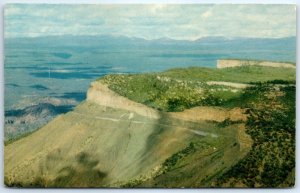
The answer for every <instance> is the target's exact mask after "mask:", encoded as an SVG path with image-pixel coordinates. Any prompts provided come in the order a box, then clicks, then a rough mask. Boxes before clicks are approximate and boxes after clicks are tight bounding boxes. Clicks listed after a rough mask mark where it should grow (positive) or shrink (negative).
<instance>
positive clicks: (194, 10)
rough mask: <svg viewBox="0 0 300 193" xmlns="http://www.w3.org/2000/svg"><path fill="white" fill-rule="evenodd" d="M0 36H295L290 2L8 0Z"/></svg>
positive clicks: (294, 14)
mask: <svg viewBox="0 0 300 193" xmlns="http://www.w3.org/2000/svg"><path fill="white" fill-rule="evenodd" d="M4 19H5V31H4V34H5V38H18V37H44V36H60V35H74V36H82V35H83V36H85V35H88V36H89V35H93V36H98V35H112V36H127V37H137V38H143V39H147V40H153V39H160V38H170V39H175V40H196V39H199V38H203V37H211V36H217V37H218V36H222V37H228V38H231V37H246V38H285V37H294V36H296V25H295V24H296V7H295V6H294V5H246V4H245V5H241V4H236V5H234V4H233V5H229V4H211V5H208V4H205V5H203V4H202V5H201V4H189V5H169V4H149V5H145V4H144V5H142V4H141V5H137V4H132V5H107V4H102V5H101V4H94V5H93V4H90V5H88V4H81V5H66V4H65V5H57V4H7V5H6V6H5V10H4Z"/></svg>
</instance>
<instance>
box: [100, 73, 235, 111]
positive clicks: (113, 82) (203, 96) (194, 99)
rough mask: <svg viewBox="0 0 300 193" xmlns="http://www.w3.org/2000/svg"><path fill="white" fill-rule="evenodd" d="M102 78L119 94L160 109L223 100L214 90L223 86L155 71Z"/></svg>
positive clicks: (189, 106)
mask: <svg viewBox="0 0 300 193" xmlns="http://www.w3.org/2000/svg"><path fill="white" fill-rule="evenodd" d="M101 81H104V83H106V84H108V87H109V88H110V89H112V90H114V91H115V92H117V93H118V94H120V95H123V96H125V97H127V98H129V99H131V100H134V101H137V102H139V103H143V104H145V105H148V106H150V107H153V108H155V109H158V110H162V111H182V110H184V109H187V108H191V107H195V106H201V105H203V106H204V105H207V106H209V105H214V106H215V105H219V104H221V103H222V99H220V98H218V96H217V95H215V96H214V95H213V93H215V92H222V89H223V87H224V86H223V87H221V88H217V87H220V86H208V85H207V84H205V83H203V82H192V81H181V80H175V79H170V78H167V77H160V76H158V75H155V74H137V75H108V76H105V77H104V78H103V79H101ZM212 88H215V89H212ZM225 92H228V91H227V90H226V91H225ZM231 94H232V95H234V94H233V93H231ZM219 95H220V94H219ZM227 95H228V94H227ZM229 98H230V97H229Z"/></svg>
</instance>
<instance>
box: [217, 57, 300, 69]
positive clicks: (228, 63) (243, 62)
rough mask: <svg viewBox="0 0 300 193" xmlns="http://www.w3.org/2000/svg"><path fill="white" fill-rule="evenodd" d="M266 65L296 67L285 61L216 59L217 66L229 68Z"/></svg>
mask: <svg viewBox="0 0 300 193" xmlns="http://www.w3.org/2000/svg"><path fill="white" fill-rule="evenodd" d="M254 65H256V66H267V67H278V68H296V66H295V65H293V64H292V63H286V62H271V61H258V60H230V59H228V60H225V59H224V60H218V61H217V68H230V67H238V66H254Z"/></svg>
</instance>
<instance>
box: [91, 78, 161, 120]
mask: <svg viewBox="0 0 300 193" xmlns="http://www.w3.org/2000/svg"><path fill="white" fill-rule="evenodd" d="M87 101H92V102H94V103H96V104H98V105H102V106H106V107H111V108H118V109H123V110H130V111H132V112H135V113H137V114H139V115H142V116H147V117H149V118H154V119H158V118H160V115H159V113H158V112H157V111H155V110H154V109H152V108H149V107H147V106H146V105H143V104H140V103H137V102H134V101H131V100H129V99H127V98H125V97H123V96H120V95H118V94H117V93H115V92H113V91H111V90H110V89H109V88H108V87H107V86H106V85H105V84H103V83H101V81H95V82H93V83H92V84H91V86H90V88H89V90H88V92H87Z"/></svg>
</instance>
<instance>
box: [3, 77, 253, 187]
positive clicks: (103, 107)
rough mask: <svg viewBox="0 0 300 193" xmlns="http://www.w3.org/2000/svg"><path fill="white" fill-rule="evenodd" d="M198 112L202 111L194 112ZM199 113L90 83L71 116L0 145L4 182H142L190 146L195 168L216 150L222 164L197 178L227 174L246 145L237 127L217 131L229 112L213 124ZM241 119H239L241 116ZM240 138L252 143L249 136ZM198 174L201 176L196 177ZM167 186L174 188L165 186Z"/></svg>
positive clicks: (90, 184)
mask: <svg viewBox="0 0 300 193" xmlns="http://www.w3.org/2000/svg"><path fill="white" fill-rule="evenodd" d="M208 108H209V107H206V109H208ZM191 111H193V109H190V110H189V111H186V112H185V111H184V112H181V113H182V114H185V113H187V114H189V113H191ZM212 111H214V112H215V111H216V110H212ZM219 111H223V109H221V108H219ZM195 112H201V110H200V111H199V109H197V108H195ZM197 116H200V117H201V114H195V115H194V116H193V117H194V118H191V119H188V118H186V117H187V116H185V117H184V116H182V117H181V115H180V114H178V115H174V113H173V114H172V113H162V112H159V111H156V110H154V109H151V108H149V107H147V106H145V105H142V104H139V103H136V102H133V101H130V100H128V99H126V98H124V97H122V96H120V95H118V94H116V93H114V92H113V91H111V90H109V89H108V88H107V86H106V85H103V84H102V83H101V82H96V83H93V84H92V85H91V88H90V89H89V91H88V95H87V100H86V101H84V102H83V103H81V104H80V105H79V106H77V107H76V108H75V110H74V111H72V112H69V113H67V114H65V115H61V116H58V117H57V118H55V119H54V120H53V121H51V122H50V123H49V124H47V125H46V126H44V127H43V128H41V129H39V130H38V131H37V132H35V133H33V134H31V135H29V136H27V137H24V138H22V139H20V140H18V141H15V142H14V143H12V144H9V145H7V146H5V148H4V153H5V159H4V162H5V184H6V185H8V186H23V187H120V186H125V187H130V186H131V185H132V183H133V184H134V185H135V186H136V185H143V183H144V182H146V181H147V180H149V179H152V178H153V177H154V176H159V175H160V174H162V173H163V172H164V171H165V170H166V169H168V167H166V165H165V163H166V162H168V160H169V159H171V160H172V159H173V157H174V155H175V157H176V155H177V154H178V152H182V151H183V152H189V151H186V150H185V149H189V148H190V146H191V144H192V146H193V149H195V150H197V151H200V152H202V153H201V154H199V156H200V157H201V156H203V159H199V160H200V161H199V162H198V163H199V164H200V165H201V163H207V160H208V159H212V157H211V156H214V155H215V154H216V152H217V154H218V156H217V157H215V158H214V159H213V161H214V162H216V163H218V162H219V161H221V160H222V161H221V162H220V163H222V164H212V163H211V164H209V165H207V164H204V165H203V166H205V167H198V172H199V173H198V175H201V176H202V177H205V176H204V174H208V173H207V172H209V173H210V174H212V175H213V174H214V173H215V172H220V171H225V170H228V169H229V168H230V167H231V166H232V165H233V164H235V163H236V162H237V161H238V160H239V159H240V158H241V157H243V156H244V155H245V153H247V152H248V151H249V149H250V148H249V145H247V144H246V145H245V141H242V140H239V139H240V136H241V135H240V134H239V133H241V132H242V133H244V132H243V130H242V124H232V125H230V126H227V127H226V128H223V127H219V126H218V122H220V121H221V122H222V121H223V120H225V119H226V118H228V117H224V116H226V113H224V112H222V113H220V115H219V116H220V117H219V119H217V120H215V119H213V120H211V119H210V117H211V116H206V118H205V119H201V118H195V117H197ZM222 116H223V117H222ZM239 116H240V117H242V118H241V120H240V121H242V120H243V119H244V117H243V116H241V115H239ZM242 136H245V137H246V138H247V139H248V141H247V140H246V143H250V144H251V140H250V138H249V137H248V136H247V135H246V134H242ZM250 146H251V145H250ZM188 154H189V153H188ZM204 155H206V156H204ZM232 155H235V157H233V156H232ZM230 157H231V158H230ZM205 160H206V161H205ZM203 161H205V162H203ZM198 166H199V165H198ZM202 170H203V171H206V173H203V174H201V171H202ZM136 182H138V183H136ZM205 185H206V184H197V186H199V187H201V186H205ZM144 186H147V184H144ZM170 187H177V185H175V184H174V185H172V184H170Z"/></svg>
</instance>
